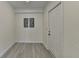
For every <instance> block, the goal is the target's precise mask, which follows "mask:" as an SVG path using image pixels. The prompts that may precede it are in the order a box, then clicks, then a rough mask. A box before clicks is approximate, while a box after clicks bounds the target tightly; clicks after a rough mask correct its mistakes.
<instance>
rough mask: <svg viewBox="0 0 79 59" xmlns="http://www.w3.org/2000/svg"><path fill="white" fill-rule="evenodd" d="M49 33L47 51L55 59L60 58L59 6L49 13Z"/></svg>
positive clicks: (61, 21)
mask: <svg viewBox="0 0 79 59" xmlns="http://www.w3.org/2000/svg"><path fill="white" fill-rule="evenodd" d="M49 32H50V33H49V39H48V46H49V49H50V51H51V52H52V53H53V54H54V55H55V56H56V57H61V56H62V48H63V16H62V5H61V4H60V5H59V6H57V7H56V8H55V9H53V10H52V11H51V12H49Z"/></svg>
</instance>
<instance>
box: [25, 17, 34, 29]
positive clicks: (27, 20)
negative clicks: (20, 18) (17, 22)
mask: <svg viewBox="0 0 79 59" xmlns="http://www.w3.org/2000/svg"><path fill="white" fill-rule="evenodd" d="M28 27H30V28H34V18H24V28H28Z"/></svg>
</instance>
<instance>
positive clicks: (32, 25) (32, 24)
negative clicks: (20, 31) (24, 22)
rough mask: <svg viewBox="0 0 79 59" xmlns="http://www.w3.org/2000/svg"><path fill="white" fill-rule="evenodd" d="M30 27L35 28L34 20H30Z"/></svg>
mask: <svg viewBox="0 0 79 59" xmlns="http://www.w3.org/2000/svg"><path fill="white" fill-rule="evenodd" d="M30 27H31V28H34V18H30Z"/></svg>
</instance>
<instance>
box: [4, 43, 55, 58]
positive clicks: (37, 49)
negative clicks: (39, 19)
mask: <svg viewBox="0 0 79 59" xmlns="http://www.w3.org/2000/svg"><path fill="white" fill-rule="evenodd" d="M52 57H54V56H52V55H51V54H50V52H49V51H48V50H46V49H45V47H44V46H43V44H40V43H16V44H15V45H14V46H13V47H12V48H11V49H10V50H9V51H7V53H6V54H4V56H3V58H52Z"/></svg>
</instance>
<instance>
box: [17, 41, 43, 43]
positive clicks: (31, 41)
mask: <svg viewBox="0 0 79 59" xmlns="http://www.w3.org/2000/svg"><path fill="white" fill-rule="evenodd" d="M17 42H18V43H43V42H42V41H39V42H37V41H36V42H35V41H17Z"/></svg>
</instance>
